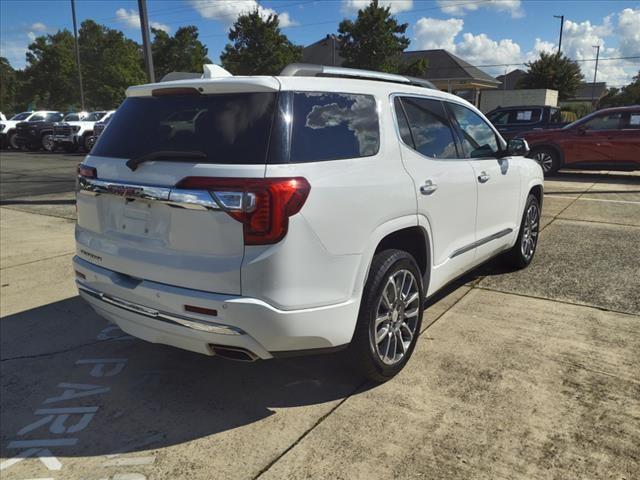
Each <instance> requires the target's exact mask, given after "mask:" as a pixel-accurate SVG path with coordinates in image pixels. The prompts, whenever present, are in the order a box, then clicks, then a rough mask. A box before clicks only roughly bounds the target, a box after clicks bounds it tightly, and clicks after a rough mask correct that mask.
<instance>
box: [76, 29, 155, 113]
mask: <svg viewBox="0 0 640 480" xmlns="http://www.w3.org/2000/svg"><path fill="white" fill-rule="evenodd" d="M78 37H79V38H78V40H79V43H80V63H81V65H82V80H83V84H84V92H85V105H86V108H89V109H111V108H115V107H117V106H118V105H119V104H120V103H121V102H122V101H123V100H124V92H125V90H126V89H127V87H129V86H131V85H137V84H140V83H145V81H146V77H145V73H144V69H143V67H142V63H143V60H142V54H141V52H140V46H139V45H138V44H137V43H136V42H134V41H133V40H130V39H128V38H126V37H125V36H124V34H123V33H122V32H121V31H119V30H114V29H112V28H109V27H105V26H104V25H99V24H97V23H96V22H94V21H93V20H85V21H84V22H82V25H81V26H80V31H79V32H78ZM76 75H77V74H76ZM73 78H74V80H75V78H77V77H73ZM78 89H79V87H78V82H77V80H75V85H74V89H73V93H74V95H75V98H76V99H77V98H78V96H79V93H78V92H79V90H78Z"/></svg>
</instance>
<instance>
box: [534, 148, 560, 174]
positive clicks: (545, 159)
mask: <svg viewBox="0 0 640 480" xmlns="http://www.w3.org/2000/svg"><path fill="white" fill-rule="evenodd" d="M529 157H530V158H532V159H534V160H535V161H536V162H538V163H539V164H540V166H541V167H542V172H543V173H544V174H545V176H547V175H553V174H554V173H556V172H557V171H558V170H559V169H560V155H558V152H557V151H556V150H554V149H553V148H550V147H535V148H534V149H532V150H531V153H530V154H529Z"/></svg>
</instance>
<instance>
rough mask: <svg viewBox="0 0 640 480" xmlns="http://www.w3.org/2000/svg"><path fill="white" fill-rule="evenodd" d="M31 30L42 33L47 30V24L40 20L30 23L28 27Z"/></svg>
mask: <svg viewBox="0 0 640 480" xmlns="http://www.w3.org/2000/svg"><path fill="white" fill-rule="evenodd" d="M29 30H31V31H32V32H38V33H44V32H46V31H47V30H48V28H47V26H46V25H45V24H44V23H42V22H36V23H32V24H31V26H30V27H29Z"/></svg>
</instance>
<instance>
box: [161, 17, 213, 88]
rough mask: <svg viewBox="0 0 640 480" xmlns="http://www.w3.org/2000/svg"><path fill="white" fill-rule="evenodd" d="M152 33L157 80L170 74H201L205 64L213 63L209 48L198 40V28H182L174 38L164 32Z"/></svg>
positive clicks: (190, 26)
mask: <svg viewBox="0 0 640 480" xmlns="http://www.w3.org/2000/svg"><path fill="white" fill-rule="evenodd" d="M151 31H152V32H153V35H154V38H153V42H152V43H151V50H152V52H153V68H154V70H155V74H156V80H160V79H162V77H164V76H165V75H166V74H167V73H170V72H201V71H202V65H203V64H205V63H211V60H209V58H208V57H207V53H208V50H207V47H205V46H204V45H203V44H202V42H200V40H198V27H195V26H192V25H189V26H187V27H180V28H179V29H178V30H177V31H176V33H175V35H174V36H173V37H172V36H171V35H169V34H168V33H167V32H165V31H163V30H157V29H155V28H152V29H151Z"/></svg>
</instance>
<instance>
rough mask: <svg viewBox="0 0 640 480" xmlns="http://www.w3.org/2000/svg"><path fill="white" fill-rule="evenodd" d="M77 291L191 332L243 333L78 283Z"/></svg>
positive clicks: (226, 326) (242, 333)
mask: <svg viewBox="0 0 640 480" xmlns="http://www.w3.org/2000/svg"><path fill="white" fill-rule="evenodd" d="M76 283H77V284H78V289H79V290H80V291H82V292H84V293H86V294H87V295H90V296H91V297H93V298H95V299H97V300H100V301H102V302H104V303H108V304H109V305H113V306H114V307H118V308H121V309H123V310H127V311H129V312H133V313H137V314H138V315H142V316H144V317H148V318H153V319H154V320H160V321H162V322H166V323H171V324H174V325H180V326H182V327H187V328H191V329H193V330H200V331H203V332H208V333H218V334H221V335H244V334H245V332H244V331H243V330H241V329H239V328H236V327H231V326H229V325H222V324H219V323H209V322H205V321H202V320H196V319H194V318H187V317H183V316H181V315H175V314H173V313H166V312H161V311H159V310H155V309H153V308H149V307H145V306H144V305H140V304H139V303H133V302H130V301H128V300H123V299H122V298H118V297H114V296H111V295H107V294H106V293H102V292H100V291H98V290H95V289H93V288H91V287H88V286H86V285H84V284H82V283H80V282H76Z"/></svg>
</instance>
